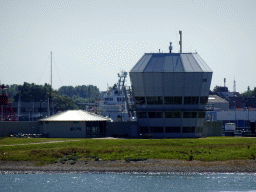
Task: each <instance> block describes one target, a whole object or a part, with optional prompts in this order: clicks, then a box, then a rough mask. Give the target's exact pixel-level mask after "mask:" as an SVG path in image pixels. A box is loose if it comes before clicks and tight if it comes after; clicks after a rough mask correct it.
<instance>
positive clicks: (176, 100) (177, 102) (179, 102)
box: [173, 97, 182, 105]
mask: <svg viewBox="0 0 256 192" xmlns="http://www.w3.org/2000/svg"><path fill="white" fill-rule="evenodd" d="M173 104H178V105H181V104H182V97H174V98H173Z"/></svg>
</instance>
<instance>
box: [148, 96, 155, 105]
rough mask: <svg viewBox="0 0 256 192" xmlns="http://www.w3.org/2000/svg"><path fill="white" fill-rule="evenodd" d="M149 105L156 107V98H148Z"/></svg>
mask: <svg viewBox="0 0 256 192" xmlns="http://www.w3.org/2000/svg"><path fill="white" fill-rule="evenodd" d="M147 104H148V105H154V104H155V97H147Z"/></svg>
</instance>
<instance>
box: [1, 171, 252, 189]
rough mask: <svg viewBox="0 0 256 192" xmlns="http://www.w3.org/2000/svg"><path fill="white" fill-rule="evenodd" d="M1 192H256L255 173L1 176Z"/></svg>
mask: <svg viewBox="0 0 256 192" xmlns="http://www.w3.org/2000/svg"><path fill="white" fill-rule="evenodd" d="M0 191H8V192H11V191H26V192H34V191H62V192H64V191H93V192H97V191H100V192H102V191H104V192H107V191H136V192H137V191H138V192H140V191H147V192H148V191H154V192H155V191H157V192H159V191H179V192H182V191H186V192H188V191H195V192H200V191H210V192H211V191H256V174H243V173H240V174H232V173H226V174H220V173H204V174H200V173H191V174H187V173H186V174H185V173H169V174H160V173H159V174H157V173H147V174H141V173H129V174H128V173H119V174H118V173H104V174H99V173H81V174H77V173H76V174H0Z"/></svg>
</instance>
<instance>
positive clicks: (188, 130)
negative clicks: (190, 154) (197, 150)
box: [182, 127, 195, 133]
mask: <svg viewBox="0 0 256 192" xmlns="http://www.w3.org/2000/svg"><path fill="white" fill-rule="evenodd" d="M194 132H195V127H182V133H194Z"/></svg>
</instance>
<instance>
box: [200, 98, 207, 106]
mask: <svg viewBox="0 0 256 192" xmlns="http://www.w3.org/2000/svg"><path fill="white" fill-rule="evenodd" d="M207 102H208V97H200V104H201V105H205V104H207Z"/></svg>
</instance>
